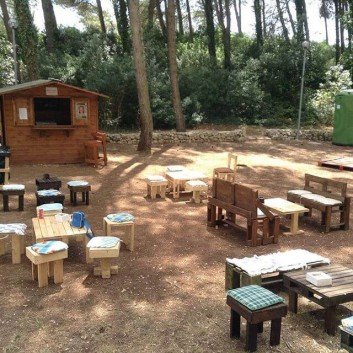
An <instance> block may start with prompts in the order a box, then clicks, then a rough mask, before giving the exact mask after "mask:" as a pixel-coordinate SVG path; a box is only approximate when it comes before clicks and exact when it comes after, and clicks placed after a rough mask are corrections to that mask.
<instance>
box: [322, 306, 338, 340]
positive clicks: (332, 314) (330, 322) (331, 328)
mask: <svg viewBox="0 0 353 353" xmlns="http://www.w3.org/2000/svg"><path fill="white" fill-rule="evenodd" d="M336 308H337V306H329V307H327V308H326V310H325V331H326V332H327V333H328V334H329V335H331V336H334V335H335V334H336Z"/></svg>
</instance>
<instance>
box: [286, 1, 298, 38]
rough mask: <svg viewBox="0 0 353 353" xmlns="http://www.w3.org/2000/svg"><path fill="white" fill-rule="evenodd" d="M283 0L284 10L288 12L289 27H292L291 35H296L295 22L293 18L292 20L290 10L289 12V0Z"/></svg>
mask: <svg viewBox="0 0 353 353" xmlns="http://www.w3.org/2000/svg"><path fill="white" fill-rule="evenodd" d="M284 2H285V5H286V10H287V14H288V18H289V22H290V25H291V28H292V32H293V35H294V36H296V35H297V31H296V29H295V23H294V20H293V16H292V12H291V10H290V7H289V0H284Z"/></svg>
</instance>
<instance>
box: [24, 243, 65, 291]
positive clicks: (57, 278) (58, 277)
mask: <svg viewBox="0 0 353 353" xmlns="http://www.w3.org/2000/svg"><path fill="white" fill-rule="evenodd" d="M52 242H55V241H52ZM47 243H49V242H47ZM60 243H62V242H60ZM63 244H65V243H63ZM65 245H66V244H65ZM26 256H27V257H28V258H29V260H30V261H31V262H32V278H33V280H38V287H39V288H42V287H45V286H47V285H48V277H54V283H55V284H58V283H62V282H63V280H64V265H63V262H64V259H66V258H67V256H68V255H67V248H66V250H61V251H58V252H54V253H51V254H45V255H44V254H39V253H37V252H35V251H34V250H33V249H32V246H27V247H26Z"/></svg>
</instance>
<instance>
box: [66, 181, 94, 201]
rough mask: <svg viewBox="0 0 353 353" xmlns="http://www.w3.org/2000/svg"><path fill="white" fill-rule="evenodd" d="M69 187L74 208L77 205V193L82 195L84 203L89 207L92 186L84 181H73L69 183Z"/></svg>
mask: <svg viewBox="0 0 353 353" xmlns="http://www.w3.org/2000/svg"><path fill="white" fill-rule="evenodd" d="M67 187H68V188H69V190H70V203H71V204H72V205H74V206H76V205H77V193H78V192H80V193H82V203H86V205H89V192H90V191H91V185H89V183H88V182H87V181H84V180H72V181H69V182H68V183H67Z"/></svg>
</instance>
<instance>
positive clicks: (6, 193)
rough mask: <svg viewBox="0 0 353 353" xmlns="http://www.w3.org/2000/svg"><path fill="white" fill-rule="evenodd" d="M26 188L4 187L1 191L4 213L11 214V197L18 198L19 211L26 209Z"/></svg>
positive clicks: (12, 185)
mask: <svg viewBox="0 0 353 353" xmlns="http://www.w3.org/2000/svg"><path fill="white" fill-rule="evenodd" d="M25 192H26V191H25V186H24V185H21V184H7V185H3V187H2V189H1V190H0V194H1V195H2V198H3V209H4V212H9V210H10V209H9V197H10V196H18V210H19V211H23V209H24V195H25Z"/></svg>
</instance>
